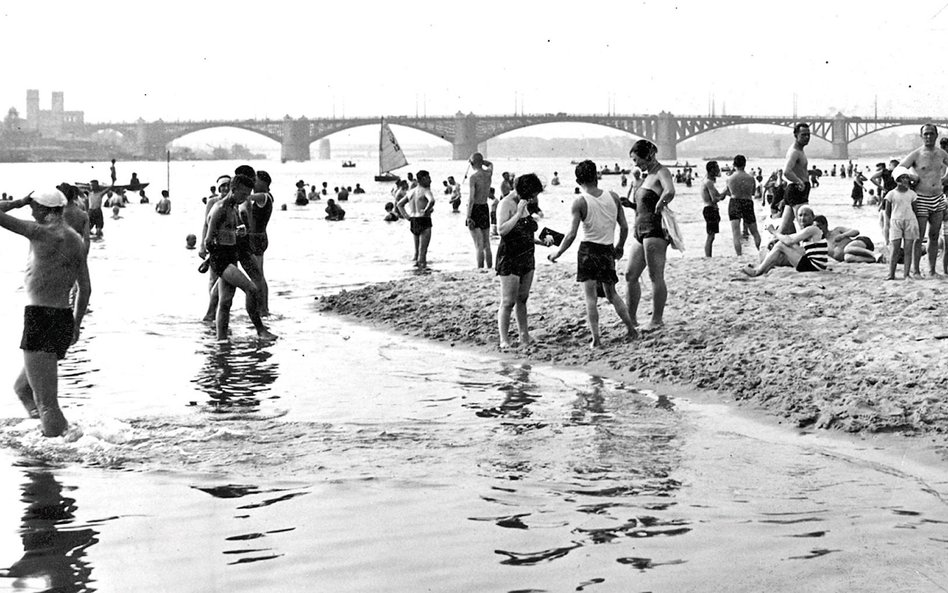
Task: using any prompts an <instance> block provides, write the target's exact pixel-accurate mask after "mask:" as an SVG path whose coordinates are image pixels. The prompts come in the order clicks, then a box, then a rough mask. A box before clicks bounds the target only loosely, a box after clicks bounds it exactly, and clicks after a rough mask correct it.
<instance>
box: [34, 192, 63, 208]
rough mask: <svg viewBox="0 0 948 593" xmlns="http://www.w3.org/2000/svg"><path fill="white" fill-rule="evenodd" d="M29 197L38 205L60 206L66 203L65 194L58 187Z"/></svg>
mask: <svg viewBox="0 0 948 593" xmlns="http://www.w3.org/2000/svg"><path fill="white" fill-rule="evenodd" d="M31 199H32V200H33V201H34V202H36V203H37V204H39V205H40V206H46V207H47V208H62V207H63V206H65V205H66V196H65V195H64V194H63V192H61V191H59V190H58V189H57V190H53V191H51V192H47V193H43V194H40V195H38V196H31Z"/></svg>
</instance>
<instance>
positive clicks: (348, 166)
mask: <svg viewBox="0 0 948 593" xmlns="http://www.w3.org/2000/svg"><path fill="white" fill-rule="evenodd" d="M355 166H356V164H355V163H353V162H352V161H343V163H342V168H343V169H351V168H352V167H355Z"/></svg>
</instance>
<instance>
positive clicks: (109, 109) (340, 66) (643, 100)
mask: <svg viewBox="0 0 948 593" xmlns="http://www.w3.org/2000/svg"><path fill="white" fill-rule="evenodd" d="M464 5H467V6H470V9H465V10H460V9H457V8H450V7H456V6H464ZM945 5H946V1H945V0H930V1H929V0H916V1H912V0H908V1H905V2H900V3H897V4H895V3H892V2H846V1H843V2H826V1H821V2H818V1H815V0H797V1H795V2H780V3H777V2H761V1H759V0H753V1H737V0H731V1H725V2H710V1H707V0H681V1H679V2H672V1H670V0H663V1H646V2H634V1H623V2H595V1H593V2H581V3H579V2H570V3H550V4H541V3H539V2H529V3H528V2H516V1H503V2H501V1H494V0H486V1H479V2H471V3H462V2H446V1H444V0H439V1H432V2H424V1H413V0H405V1H402V2H382V1H381V0H375V1H372V2H362V1H359V0H331V1H330V2H325V3H324V2H299V1H293V2H283V1H282V0H270V1H268V2H241V1H229V2H226V3H225V2H217V3H214V2H202V1H200V0H191V1H189V2H180V1H178V0H165V1H163V2H154V3H148V4H145V3H140V2H129V1H128V0H123V1H115V2H111V1H109V2H106V1H96V0H87V1H84V2H68V3H67V2H62V3H60V2H55V3H49V2H37V1H35V0H29V1H19V0H15V1H10V0H7V1H5V2H3V4H2V7H0V19H2V20H0V30H2V31H3V36H2V38H3V41H4V44H5V45H6V47H7V48H10V49H9V50H8V52H7V59H6V60H4V65H3V75H4V79H3V85H2V87H0V108H2V109H3V111H4V112H5V111H6V109H8V108H9V107H16V108H17V109H18V110H19V111H20V112H21V115H24V114H25V113H24V112H25V109H26V99H25V96H26V89H28V88H36V89H39V90H40V97H41V99H40V104H41V108H43V109H49V101H50V93H51V92H52V91H54V90H61V91H64V92H65V95H66V96H65V98H66V109H67V110H83V111H85V117H86V120H87V121H91V122H102V121H132V120H135V119H137V118H138V117H143V118H145V119H146V120H153V119H158V118H162V119H164V120H174V119H225V118H248V117H256V118H262V117H272V118H281V117H283V116H284V115H287V114H289V115H291V116H293V117H299V116H302V115H305V116H308V117H319V116H329V115H332V114H333V113H334V112H335V114H336V115H343V114H344V115H346V116H359V115H364V116H375V115H379V114H393V115H395V114H405V115H413V114H414V113H415V112H416V110H417V112H419V113H421V112H426V113H427V114H429V115H442V114H452V113H455V112H456V111H458V110H462V111H464V112H465V113H466V112H469V111H470V112H474V113H478V114H500V113H511V112H513V111H514V109H515V108H517V106H518V105H522V107H523V110H525V111H526V112H535V113H545V112H559V111H565V112H571V113H602V112H605V111H606V110H607V109H608V108H609V106H610V103H611V104H613V105H614V109H615V111H617V112H618V113H656V112H658V111H659V110H663V109H664V110H668V111H671V112H673V113H679V114H706V113H708V111H709V101H710V97H711V95H712V94H713V95H714V96H715V99H716V104H717V110H718V112H719V113H720V112H721V111H722V109H726V111H727V113H732V114H748V115H752V114H761V115H764V114H790V113H792V109H793V97H794V93H796V95H797V105H798V112H799V113H800V114H801V115H804V114H827V113H834V112H835V111H836V110H842V111H844V112H845V113H850V114H862V115H868V114H872V112H873V109H874V104H875V103H876V101H878V109H879V113H880V115H902V114H905V115H909V114H912V115H923V114H928V115H940V114H942V115H943V114H948V77H946V76H944V74H943V71H944V64H945V62H946V59H948V51H946V50H948V43H946V40H948V9H945ZM568 7H572V8H568ZM782 13H785V14H782Z"/></svg>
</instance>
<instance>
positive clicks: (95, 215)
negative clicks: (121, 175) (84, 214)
mask: <svg viewBox="0 0 948 593" xmlns="http://www.w3.org/2000/svg"><path fill="white" fill-rule="evenodd" d="M108 192H109V188H108V187H102V186H101V185H99V182H98V181H97V180H95V179H93V180H92V181H90V182H89V232H90V233H92V229H93V228H94V229H96V230H95V236H96V237H101V236H102V227H103V225H105V217H104V216H103V215H102V201H103V199H104V196H105V194H106V193H108Z"/></svg>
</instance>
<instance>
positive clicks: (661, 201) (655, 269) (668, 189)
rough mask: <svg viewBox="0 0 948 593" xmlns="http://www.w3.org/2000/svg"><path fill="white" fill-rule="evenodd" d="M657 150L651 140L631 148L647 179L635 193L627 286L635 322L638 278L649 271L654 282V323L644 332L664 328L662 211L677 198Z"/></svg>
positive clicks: (665, 291) (639, 293)
mask: <svg viewBox="0 0 948 593" xmlns="http://www.w3.org/2000/svg"><path fill="white" fill-rule="evenodd" d="M657 153H658V148H656V146H655V145H654V144H652V143H651V142H649V141H648V140H639V141H637V142H636V143H635V144H633V145H632V150H630V151H629V156H630V157H632V162H633V163H635V166H636V167H637V168H638V169H639V170H641V171H642V173H643V174H644V175H645V176H646V177H645V179H644V180H643V181H642V183H641V185H639V186H638V187H637V188H636V189H635V196H634V201H633V205H632V207H633V209H634V210H635V224H634V225H633V232H632V236H633V238H634V239H635V240H634V241H632V242H631V246H632V247H631V253H630V255H629V267H628V268H627V269H626V272H625V279H626V282H627V283H628V300H629V315H631V316H632V321H633V322H635V321H636V312H637V311H638V308H639V300H641V298H642V288H641V286H639V276H641V275H642V272H644V271H645V268H648V275H649V278H651V280H652V319H651V321H650V322H649V324H648V326H646V327H645V328H644V331H651V330H656V329H658V328H660V327H662V325H664V320H663V317H662V315H663V314H664V312H665V300H666V299H667V297H668V289H667V288H666V286H665V252H666V251H667V250H668V239H667V238H666V235H665V229H664V227H663V226H662V209H663V208H664V207H665V206H666V205H667V204H668V203H669V202H670V201H672V199H673V198H674V197H675V184H674V181H673V180H672V176H671V173H669V171H668V169H667V168H665V167H664V166H663V165H662V164H661V163H659V162H658V161H657V160H656V159H655V155H656V154H657Z"/></svg>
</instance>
